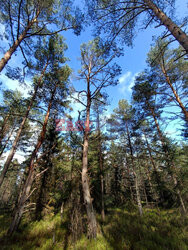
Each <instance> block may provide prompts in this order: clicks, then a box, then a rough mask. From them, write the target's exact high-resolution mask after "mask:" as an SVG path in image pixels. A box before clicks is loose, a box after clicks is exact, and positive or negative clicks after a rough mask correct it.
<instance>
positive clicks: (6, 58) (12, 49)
mask: <svg viewBox="0 0 188 250" xmlns="http://www.w3.org/2000/svg"><path fill="white" fill-rule="evenodd" d="M39 14H40V11H38V12H37V15H36V16H35V17H34V18H33V19H32V20H31V21H30V22H29V23H28V24H27V26H26V28H25V29H24V31H23V32H22V34H21V35H20V36H19V37H18V39H17V40H16V41H15V42H14V43H13V45H12V46H11V47H10V48H9V50H7V52H6V53H5V54H4V56H3V57H2V58H1V60H0V72H1V71H2V70H3V69H4V67H5V66H6V64H7V63H8V61H9V60H10V58H11V56H12V55H13V54H14V52H15V51H16V50H17V48H18V47H19V46H20V44H21V42H22V41H23V40H24V39H25V38H26V35H27V32H28V31H29V30H30V29H31V27H32V25H33V24H34V23H35V22H36V21H37V18H38V16H39Z"/></svg>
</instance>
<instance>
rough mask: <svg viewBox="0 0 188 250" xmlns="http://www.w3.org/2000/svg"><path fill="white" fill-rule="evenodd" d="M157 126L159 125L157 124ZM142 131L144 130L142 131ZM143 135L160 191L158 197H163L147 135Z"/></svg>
mask: <svg viewBox="0 0 188 250" xmlns="http://www.w3.org/2000/svg"><path fill="white" fill-rule="evenodd" d="M157 124H158V123H157ZM158 128H159V126H158ZM143 132H144V131H143ZM144 136H145V140H146V145H147V149H148V152H149V156H150V161H151V164H152V166H153V169H154V174H155V178H156V181H157V186H158V188H159V192H160V197H161V198H162V199H164V194H163V191H162V190H161V184H160V183H161V180H160V176H159V174H158V171H157V167H156V164H155V161H154V159H153V156H152V153H151V148H150V145H149V143H148V139H147V136H146V133H145V132H144Z"/></svg>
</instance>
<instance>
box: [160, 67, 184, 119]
mask: <svg viewBox="0 0 188 250" xmlns="http://www.w3.org/2000/svg"><path fill="white" fill-rule="evenodd" d="M160 66H161V70H162V72H163V74H164V76H165V78H166V82H167V83H168V85H169V86H170V88H171V90H172V92H173V94H174V96H175V98H176V101H177V103H178V104H179V107H180V108H181V110H182V112H183V114H184V115H185V119H186V121H187V122H188V111H187V110H186V108H185V106H184V105H183V103H182V101H181V99H180V97H179V95H178V93H177V92H176V90H175V89H174V87H173V85H172V83H171V80H170V77H169V76H168V74H167V72H166V69H165V66H164V63H163V64H160Z"/></svg>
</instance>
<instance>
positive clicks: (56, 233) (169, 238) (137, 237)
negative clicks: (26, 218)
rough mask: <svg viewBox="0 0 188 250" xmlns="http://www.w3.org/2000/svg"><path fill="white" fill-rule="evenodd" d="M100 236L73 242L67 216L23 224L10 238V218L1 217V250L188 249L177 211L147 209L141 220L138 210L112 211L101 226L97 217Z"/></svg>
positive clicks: (184, 223) (183, 222) (187, 234)
mask: <svg viewBox="0 0 188 250" xmlns="http://www.w3.org/2000/svg"><path fill="white" fill-rule="evenodd" d="M98 222H99V233H98V237H97V239H95V240H89V239H87V237H86V236H84V235H83V236H82V237H81V239H80V240H78V241H77V242H76V243H72V242H71V235H70V232H69V230H68V228H69V222H68V217H67V215H66V213H65V215H64V218H63V220H61V217H60V214H57V215H55V216H49V217H45V218H44V219H43V220H41V221H37V222H31V223H29V224H28V225H25V224H24V223H23V224H22V225H21V227H20V230H19V231H18V232H17V233H15V234H14V235H13V237H12V238H11V239H10V238H9V239H7V238H6V237H5V234H6V230H7V228H8V225H9V223H10V218H9V217H7V216H0V231H1V232H0V238H1V242H0V244H1V249H7V250H11V249H14V250H17V249H25V250H26V249H27V250H28V249H31V250H34V249H42V250H44V249H46V250H47V249H49V250H50V249H77V250H81V249H83V250H84V249H87V250H90V249H92V250H95V249H96V250H98V249H99V250H103V249H109V250H111V249H115V250H118V249H123V250H132V249H134V250H155V249H156V250H160V249H164V250H168V249H169V250H187V249H188V232H187V225H188V219H187V217H185V216H182V215H181V214H180V213H179V212H178V211H177V210H161V211H159V210H157V209H145V210H144V214H143V216H142V217H140V216H139V215H138V212H137V211H136V210H134V209H133V210H132V211H128V210H127V209H118V208H117V209H111V210H109V212H108V214H107V215H106V219H105V222H104V223H102V222H101V220H100V217H99V216H98Z"/></svg>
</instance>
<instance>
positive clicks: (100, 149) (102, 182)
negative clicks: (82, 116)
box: [97, 109, 105, 221]
mask: <svg viewBox="0 0 188 250" xmlns="http://www.w3.org/2000/svg"><path fill="white" fill-rule="evenodd" d="M97 127H98V128H97V130H98V153H99V167H100V181H101V218H102V221H104V220H105V211H104V175H103V156H102V143H101V131H100V118H99V110H98V109H97Z"/></svg>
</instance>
